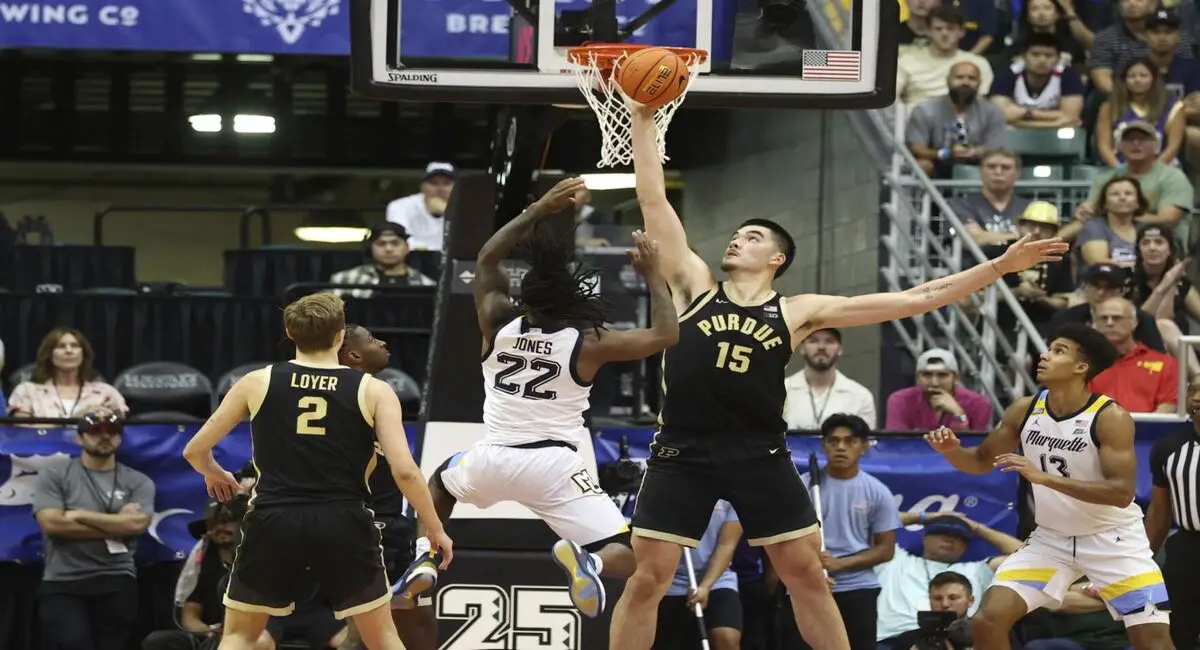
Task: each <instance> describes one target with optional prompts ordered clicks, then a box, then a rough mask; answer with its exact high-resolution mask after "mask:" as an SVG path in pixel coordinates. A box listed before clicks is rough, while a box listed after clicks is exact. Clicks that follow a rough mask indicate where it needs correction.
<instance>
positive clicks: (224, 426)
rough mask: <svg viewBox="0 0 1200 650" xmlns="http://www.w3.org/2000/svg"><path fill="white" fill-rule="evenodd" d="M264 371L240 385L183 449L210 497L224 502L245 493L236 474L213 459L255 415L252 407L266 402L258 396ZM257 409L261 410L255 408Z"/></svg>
mask: <svg viewBox="0 0 1200 650" xmlns="http://www.w3.org/2000/svg"><path fill="white" fill-rule="evenodd" d="M263 373H264V370H255V371H254V372H251V373H249V374H247V375H245V376H244V377H242V378H241V379H239V380H238V381H237V383H235V384H234V385H233V387H232V388H230V389H229V392H228V393H226V394H225V397H224V398H223V399H222V400H221V404H220V405H219V406H217V410H216V411H213V414H212V415H211V416H209V418H208V420H207V421H206V422H205V423H204V425H203V426H201V427H200V430H199V431H197V432H196V435H194V436H192V439H191V440H189V441H188V443H187V445H186V446H185V447H184V448H183V457H184V459H185V460H187V462H188V464H189V465H191V466H192V469H194V470H196V472H198V473H199V474H201V475H202V476H204V482H205V483H206V484H207V485H208V495H209V496H211V497H215V498H216V499H218V500H220V501H228V500H230V499H232V498H233V497H235V496H237V495H238V494H239V493H240V492H241V485H240V484H239V483H238V481H237V479H236V478H234V477H233V474H231V473H229V472H228V471H227V470H225V469H224V468H222V467H221V465H220V464H218V463H217V459H216V458H215V457H214V456H213V448H215V447H216V446H217V443H219V442H221V440H222V439H223V438H224V437H225V436H227V435H229V432H230V431H233V428H234V427H236V426H237V425H238V423H239V422H243V421H244V420H245V419H246V418H247V417H249V416H250V414H251V405H252V403H254V404H257V403H261V402H262V396H261V395H258V396H257V399H256V393H258V392H259V389H260V388H261V387H262V385H263V383H264V374H263ZM255 408H257V406H255Z"/></svg>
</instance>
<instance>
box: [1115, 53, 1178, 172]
mask: <svg viewBox="0 0 1200 650" xmlns="http://www.w3.org/2000/svg"><path fill="white" fill-rule="evenodd" d="M1135 121H1145V122H1149V123H1150V124H1153V125H1154V130H1155V131H1156V132H1157V135H1158V143H1159V152H1158V161H1159V162H1161V163H1163V164H1165V165H1170V164H1173V163H1174V162H1175V158H1176V156H1178V155H1179V147H1181V146H1182V145H1183V140H1184V135H1185V133H1186V131H1187V122H1186V115H1185V114H1184V110H1183V102H1180V101H1178V100H1176V99H1173V98H1171V97H1170V96H1169V95H1168V94H1167V88H1166V85H1165V83H1164V81H1163V77H1162V72H1160V71H1159V69H1158V66H1157V65H1155V64H1154V62H1153V61H1151V60H1150V59H1147V58H1144V57H1143V58H1140V59H1134V60H1133V61H1132V62H1130V64H1129V65H1128V66H1126V67H1125V69H1124V70H1123V71H1121V74H1120V75H1118V76H1116V77H1115V78H1114V80H1113V92H1112V96H1110V97H1109V98H1108V101H1105V102H1104V103H1103V104H1102V105H1101V106H1100V113H1099V115H1098V116H1097V117H1096V152H1097V153H1098V154H1099V155H1100V159H1101V160H1103V161H1104V164H1106V165H1108V166H1109V167H1120V166H1121V165H1122V164H1124V163H1125V157H1124V156H1123V155H1121V153H1120V152H1118V151H1117V144H1116V143H1118V142H1120V141H1121V133H1122V131H1124V129H1125V125H1126V124H1129V123H1130V122H1135ZM1106 127H1111V128H1106Z"/></svg>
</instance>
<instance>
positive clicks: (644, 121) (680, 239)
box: [630, 106, 716, 307]
mask: <svg viewBox="0 0 1200 650" xmlns="http://www.w3.org/2000/svg"><path fill="white" fill-rule="evenodd" d="M630 113H631V117H632V121H633V124H632V129H633V171H634V176H635V177H636V184H637V200H638V206H639V207H640V208H641V210H642V220H643V222H644V223H645V224H646V235H647V236H649V237H650V239H652V240H654V241H657V242H658V245H659V249H660V251H661V252H660V255H661V257H662V270H663V275H664V276H666V279H667V283H668V284H669V285H670V287H671V291H673V292H674V293H675V296H676V299H677V305H676V306H677V307H678V306H679V305H682V306H683V307H686V306H687V305H688V304H690V303H691V302H692V300H693V299H694V298H695V297H696V296H698V295H700V294H702V293H704V292H705V291H708V290H709V289H711V288H712V286H713V284H715V283H716V280H714V279H713V276H712V271H710V270H709V269H708V265H707V264H705V263H704V260H702V259H700V256H699V255H696V254H695V253H693V252H692V249H691V248H689V247H688V242H687V233H686V232H684V230H683V223H681V222H680V221H679V215H678V214H676V213H675V208H673V207H671V204H670V203H669V202H668V201H667V183H666V180H665V179H664V178H663V168H662V162H661V161H660V160H659V157H658V127H656V126H655V125H654V109H649V108H645V107H641V106H631V107H630Z"/></svg>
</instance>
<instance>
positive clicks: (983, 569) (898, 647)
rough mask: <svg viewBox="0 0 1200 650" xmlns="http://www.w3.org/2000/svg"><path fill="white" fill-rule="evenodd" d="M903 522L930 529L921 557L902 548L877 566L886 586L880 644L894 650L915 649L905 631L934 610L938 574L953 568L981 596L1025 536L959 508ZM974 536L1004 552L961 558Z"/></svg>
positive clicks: (907, 515)
mask: <svg viewBox="0 0 1200 650" xmlns="http://www.w3.org/2000/svg"><path fill="white" fill-rule="evenodd" d="M900 524H901V525H903V526H914V525H924V527H925V529H924V534H923V538H922V540H921V554H920V555H914V554H912V553H909V552H908V551H907V550H905V549H904V548H903V547H901V546H897V547H896V552H895V554H894V555H893V557H892V559H891V560H889V561H888V562H885V563H883V564H881V565H879V566H877V567H876V568H875V573H876V575H877V576H878V577H879V586H880V589H881V591H880V593H879V600H878V601H877V607H878V610H879V614H878V615H879V620H878V623H877V624H876V626H875V638H876V641H877V642H878V643H879V644H880V645H881V646H889V647H891V649H892V650H908V648H909V647H910V645H911V641H908V645H905V643H906V641H905V639H909V638H910V636H909V635H905V634H904V633H906V632H911V631H912V630H915V629H917V612H920V611H928V610H930V609H931V607H930V605H931V602H930V597H929V596H930V586H929V585H930V582H932V581H933V577H934V576H936V575H938V574H940V573H942V572H944V571H954V572H955V573H959V574H961V575H963V576H965V577H966V578H967V580H969V581H970V583H971V588H972V589H971V591H972V593H975V594H982V593H983V591H984V589H986V588H987V586H988V584H990V583H991V581H992V578H993V576H994V575H995V571H996V567H998V566H1000V563H1001V562H1003V561H1004V559H1005V558H1006V557H1008V554H1009V553H1013V552H1015V551H1016V550H1017V549H1018V548H1021V540H1019V539H1017V538H1016V537H1013V536H1012V535H1009V534H1007V533H1003V532H1000V531H998V530H995V529H993V528H989V527H988V526H985V525H984V524H981V523H979V522H976V521H972V520H971V519H968V518H967V517H964V516H963V515H961V514H959V513H956V512H937V513H932V514H926V513H924V512H919V513H918V512H901V513H900ZM975 539H980V540H982V541H984V542H986V543H987V544H989V545H991V546H992V547H994V548H995V549H996V550H997V551H998V552H999V553H998V554H997V555H995V556H992V557H989V558H985V559H982V560H968V561H965V562H964V561H962V556H963V554H965V553H966V552H967V546H968V545H970V543H971V542H972V540H975ZM978 605H979V599H976V600H975V601H974V602H973V603H971V604H970V605H969V606H968V609H967V611H968V612H969V613H971V614H974V613H975V610H976V608H977V607H978ZM902 635H904V636H902ZM897 637H900V638H899V639H897Z"/></svg>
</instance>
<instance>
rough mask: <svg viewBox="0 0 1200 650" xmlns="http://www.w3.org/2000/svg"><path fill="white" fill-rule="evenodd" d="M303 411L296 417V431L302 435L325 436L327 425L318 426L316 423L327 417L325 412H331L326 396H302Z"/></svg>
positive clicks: (300, 405) (301, 407) (301, 406)
mask: <svg viewBox="0 0 1200 650" xmlns="http://www.w3.org/2000/svg"><path fill="white" fill-rule="evenodd" d="M298 406H299V407H300V410H301V413H300V415H299V416H297V417H296V433H298V434H300V435H302V436H323V435H325V427H322V426H318V425H317V424H316V423H317V422H320V421H321V420H323V419H324V418H325V414H326V413H328V412H329V402H326V401H325V398H324V397H313V396H311V395H310V396H308V397H301V398H300V403H299V404H298Z"/></svg>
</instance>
